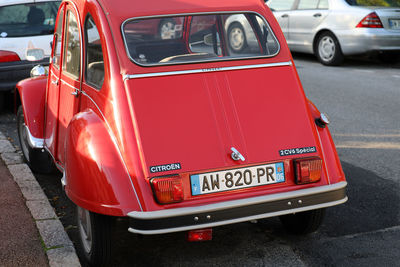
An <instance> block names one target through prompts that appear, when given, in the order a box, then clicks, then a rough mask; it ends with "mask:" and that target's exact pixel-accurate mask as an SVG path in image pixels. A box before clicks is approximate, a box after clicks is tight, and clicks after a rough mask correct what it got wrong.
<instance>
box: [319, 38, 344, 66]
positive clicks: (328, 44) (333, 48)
mask: <svg viewBox="0 0 400 267" xmlns="http://www.w3.org/2000/svg"><path fill="white" fill-rule="evenodd" d="M314 53H315V56H316V57H317V58H318V60H319V62H321V63H322V64H323V65H326V66H339V65H340V64H342V63H343V60H344V56H343V53H342V49H341V48H340V44H339V41H338V40H337V38H336V36H335V35H334V34H333V33H331V32H324V33H322V34H321V35H320V36H319V37H318V39H317V42H316V44H315V47H314Z"/></svg>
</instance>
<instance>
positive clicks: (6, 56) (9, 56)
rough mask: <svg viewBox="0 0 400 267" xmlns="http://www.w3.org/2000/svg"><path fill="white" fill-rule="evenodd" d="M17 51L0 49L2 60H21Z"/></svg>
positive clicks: (0, 58) (0, 60) (0, 59)
mask: <svg viewBox="0 0 400 267" xmlns="http://www.w3.org/2000/svg"><path fill="white" fill-rule="evenodd" d="M20 60H21V59H20V58H19V56H18V54H17V53H14V52H11V51H4V50H0V62H13V61H20Z"/></svg>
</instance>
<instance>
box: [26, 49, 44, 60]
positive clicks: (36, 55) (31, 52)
mask: <svg viewBox="0 0 400 267" xmlns="http://www.w3.org/2000/svg"><path fill="white" fill-rule="evenodd" d="M42 59H44V51H43V49H40V48H30V49H28V50H26V60H28V61H39V60H42Z"/></svg>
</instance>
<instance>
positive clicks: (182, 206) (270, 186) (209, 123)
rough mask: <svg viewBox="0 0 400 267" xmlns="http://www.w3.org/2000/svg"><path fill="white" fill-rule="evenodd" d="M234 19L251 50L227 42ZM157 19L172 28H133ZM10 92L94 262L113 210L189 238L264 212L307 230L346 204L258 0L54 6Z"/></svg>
mask: <svg viewBox="0 0 400 267" xmlns="http://www.w3.org/2000/svg"><path fill="white" fill-rule="evenodd" d="M131 7H134V8H131ZM242 10H246V11H242ZM231 16H241V17H242V18H243V20H244V19H246V20H247V21H246V23H248V24H249V25H251V27H249V28H248V29H247V31H252V34H253V35H254V36H255V40H257V41H258V45H257V47H258V48H257V49H251V51H244V52H243V53H237V52H235V51H232V48H231V47H230V45H229V43H228V33H227V29H229V27H226V23H229V18H231ZM160 19H171V20H174V21H183V23H182V27H180V28H176V27H175V28H174V30H175V31H177V32H176V33H174V34H173V35H171V38H169V39H162V38H149V37H148V31H147V32H146V33H143V34H139V31H138V30H137V29H136V27H139V28H141V29H143V27H144V26H146V25H144V24H149V25H154V23H155V21H156V22H157V21H160ZM63 22H64V25H65V26H64V27H61V26H60V25H62V24H63ZM153 34H154V35H157V34H158V33H157V32H154V33H153ZM144 35H146V36H144ZM62 40H64V41H62ZM40 69H41V67H36V68H35V69H34V70H33V72H32V73H35V72H37V71H38V70H40ZM17 89H18V99H19V101H20V102H21V106H20V108H19V109H18V113H17V124H18V133H19V139H20V142H21V147H22V151H23V154H24V157H25V159H26V161H27V162H28V164H29V165H30V166H31V168H32V169H33V170H34V171H37V172H47V171H51V170H52V167H53V164H54V163H55V165H56V167H57V168H58V170H60V171H61V172H62V173H63V178H62V184H63V185H64V188H65V192H66V194H67V195H68V197H69V198H70V199H71V200H72V202H73V203H75V204H76V206H77V225H78V228H79V232H80V239H81V243H82V250H83V251H82V253H83V255H85V257H86V259H87V260H88V261H89V262H90V263H91V264H93V265H95V266H97V265H99V264H101V263H104V262H106V261H107V260H108V259H109V256H110V253H111V252H110V251H111V248H112V244H111V236H112V221H113V220H115V218H117V217H119V218H123V219H126V220H128V219H129V229H128V231H129V232H132V233H136V234H142V235H152V234H163V233H170V232H177V231H187V232H188V240H190V241H199V240H209V239H211V238H212V227H217V226H221V225H226V224H231V223H238V222H244V221H249V220H258V219H263V218H268V217H271V216H280V218H281V220H282V223H283V225H284V227H285V228H286V229H287V230H288V231H290V232H293V233H298V234H305V233H309V232H312V231H315V230H317V229H318V227H319V226H320V224H321V223H322V219H323V215H324V208H326V207H330V206H334V205H338V204H341V203H344V202H345V201H346V200H347V196H346V191H345V189H346V185H347V183H346V180H345V176H344V173H343V171H342V168H341V165H340V161H339V158H338V156H337V153H336V149H335V146H334V144H333V141H332V138H331V136H330V133H329V129H328V127H327V124H328V120H327V118H326V116H324V115H323V114H322V113H320V112H319V111H318V109H317V108H316V107H315V106H314V105H313V104H312V103H311V102H310V101H309V100H308V99H307V98H306V97H305V94H304V92H303V89H302V87H301V84H300V80H299V78H298V76H297V72H296V69H295V66H294V63H293V60H292V58H291V55H290V52H289V49H288V47H287V45H286V42H285V40H284V36H283V34H282V32H281V30H280V27H279V25H278V23H277V22H276V20H275V19H274V17H273V15H272V13H271V12H270V10H269V9H268V8H267V7H266V6H265V5H264V4H263V3H262V2H260V1H258V0H245V1H240V3H239V2H232V1H229V2H228V1H217V2H216V1H211V0H206V1H200V2H196V3H193V2H192V1H189V0H182V1H179V2H166V1H161V0H158V1H152V2H143V1H139V0H134V1H132V0H112V1H106V0H70V1H63V2H62V4H61V6H60V9H59V12H58V17H57V20H56V31H55V34H54V38H53V52H52V61H51V64H50V67H49V74H48V76H41V75H38V76H36V77H33V78H30V79H26V80H24V81H21V82H19V83H18V85H17ZM33 96H35V97H33ZM155 245H156V244H155Z"/></svg>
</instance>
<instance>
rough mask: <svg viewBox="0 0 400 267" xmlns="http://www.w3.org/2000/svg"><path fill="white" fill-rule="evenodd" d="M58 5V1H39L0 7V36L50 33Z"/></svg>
mask: <svg viewBox="0 0 400 267" xmlns="http://www.w3.org/2000/svg"><path fill="white" fill-rule="evenodd" d="M59 5H60V2H40V3H31V4H20V5H9V6H2V7H0V34H1V37H3V38H4V37H24V36H34V35H48V34H52V33H53V32H54V21H55V18H56V16H57V10H58V6H59Z"/></svg>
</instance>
